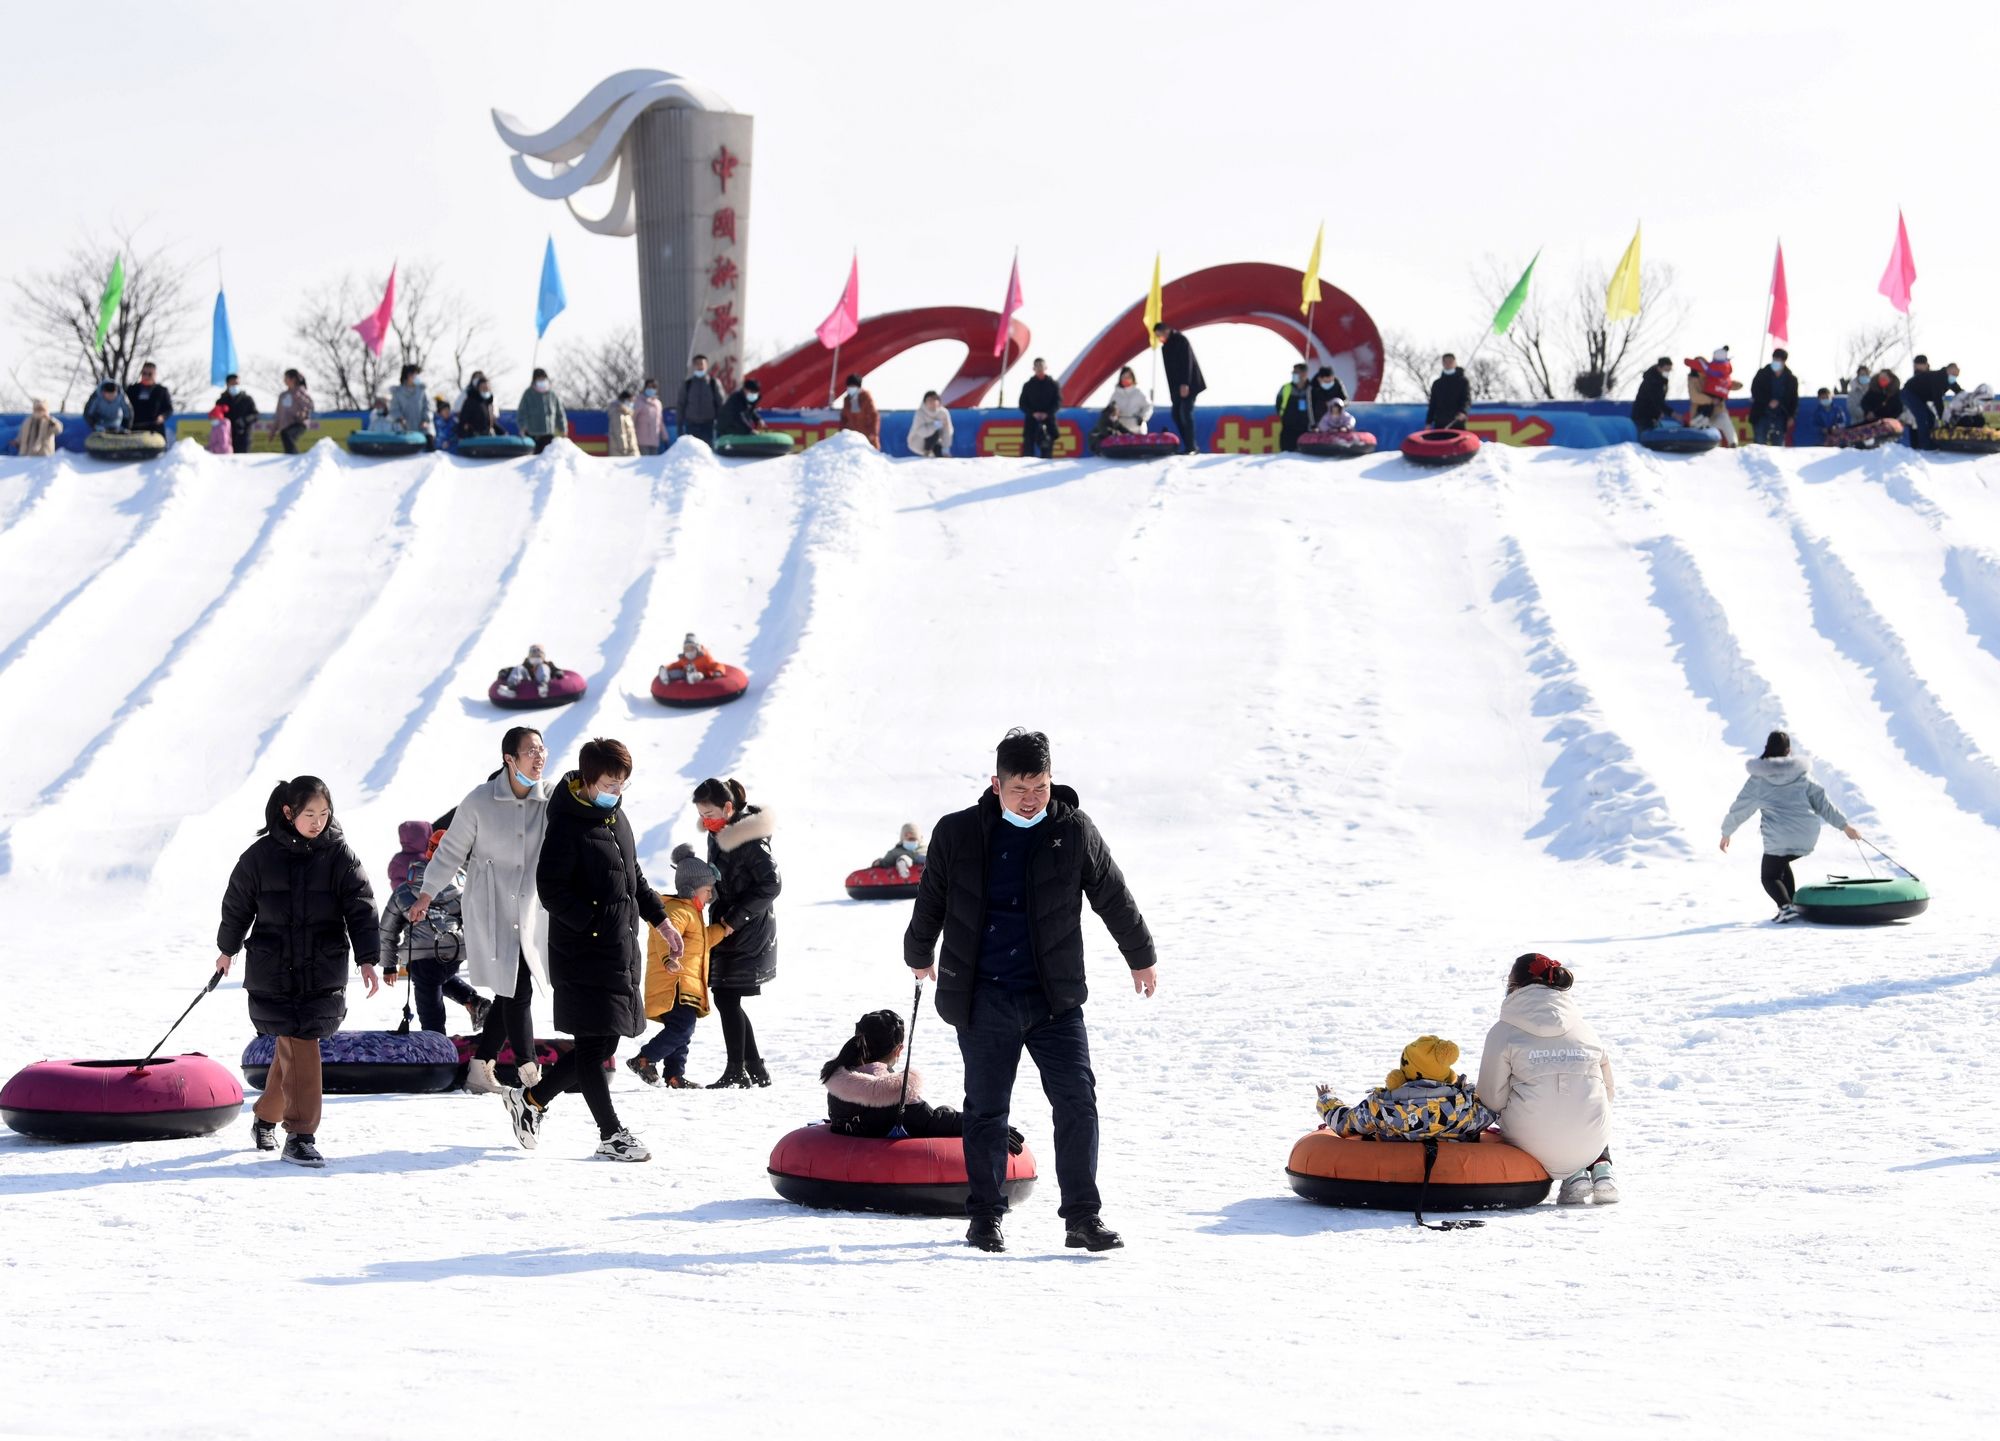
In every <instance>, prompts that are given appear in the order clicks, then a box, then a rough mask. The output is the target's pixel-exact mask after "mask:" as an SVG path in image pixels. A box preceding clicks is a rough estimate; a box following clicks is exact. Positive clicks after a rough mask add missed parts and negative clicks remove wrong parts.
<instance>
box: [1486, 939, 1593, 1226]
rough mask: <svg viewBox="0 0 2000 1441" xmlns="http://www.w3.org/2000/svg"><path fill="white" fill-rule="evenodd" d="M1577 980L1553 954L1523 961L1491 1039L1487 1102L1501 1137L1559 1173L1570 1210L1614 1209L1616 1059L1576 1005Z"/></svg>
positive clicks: (1561, 1195)
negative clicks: (1588, 1207) (1613, 1081)
mask: <svg viewBox="0 0 2000 1441" xmlns="http://www.w3.org/2000/svg"><path fill="white" fill-rule="evenodd" d="M1575 984H1576V977H1575V976H1574V975H1573V974H1572V973H1571V972H1570V970H1569V968H1568V967H1567V966H1563V965H1559V964H1557V963H1556V962H1555V961H1552V960H1550V959H1549V958H1548V957H1547V956H1544V955H1541V954H1539V953H1530V954H1528V955H1525V956H1517V957H1516V958H1515V960H1514V967H1513V969H1512V970H1511V971H1509V972H1508V974H1507V999H1506V1001H1505V1003H1504V1004H1502V1005H1501V1007H1500V1019H1499V1021H1497V1022H1496V1023H1495V1024H1494V1027H1493V1029H1492V1030H1491V1031H1488V1032H1487V1033H1486V1054H1485V1057H1484V1058H1483V1059H1482V1060H1481V1061H1480V1064H1479V1100H1480V1104H1482V1105H1484V1106H1485V1107H1486V1108H1487V1109H1488V1110H1489V1111H1491V1112H1493V1114H1494V1115H1495V1116H1497V1117H1498V1118H1499V1122H1500V1132H1501V1134H1502V1135H1503V1136H1504V1137H1505V1138H1506V1140H1507V1141H1508V1143H1509V1144H1510V1145H1515V1146H1519V1147H1520V1148H1521V1149H1522V1150H1524V1151H1526V1152H1527V1153H1528V1154H1529V1155H1531V1156H1533V1157H1534V1158H1535V1159H1536V1160H1537V1161H1540V1162H1541V1163H1542V1169H1543V1170H1545V1171H1547V1172H1548V1173H1549V1174H1550V1175H1551V1176H1560V1177H1562V1178H1563V1182H1562V1189H1561V1190H1560V1191H1559V1192H1558V1193H1557V1195H1556V1201H1557V1202H1558V1203H1559V1204H1561V1205H1564V1206H1578V1205H1584V1204H1595V1205H1599V1206H1607V1205H1610V1204H1611V1203H1612V1202H1613V1201H1616V1200H1617V1199H1618V1185H1617V1182H1616V1181H1615V1180H1614V1179H1613V1178H1612V1174H1611V1095H1612V1085H1611V1056H1610V1054H1609V1053H1608V1052H1607V1051H1606V1050H1605V1049H1604V1046H1603V1044H1602V1043H1601V1042H1600V1041H1599V1040H1598V1039H1597V1032H1595V1031H1593V1030H1592V1029H1591V1028H1590V1022H1588V1021H1586V1020H1584V1018H1583V1015H1582V1013H1581V1012H1579V1011H1578V1010H1577V1006H1576V1002H1575V1001H1573V1000H1572V999H1570V996H1569V988H1570V987H1571V986H1573V985H1575Z"/></svg>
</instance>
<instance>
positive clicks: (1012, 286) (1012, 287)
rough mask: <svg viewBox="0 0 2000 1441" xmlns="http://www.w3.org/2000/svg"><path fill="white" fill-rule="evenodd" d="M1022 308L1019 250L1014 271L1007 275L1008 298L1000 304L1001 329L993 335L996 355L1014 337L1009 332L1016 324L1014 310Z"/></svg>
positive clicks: (1003, 349) (1004, 348)
mask: <svg viewBox="0 0 2000 1441" xmlns="http://www.w3.org/2000/svg"><path fill="white" fill-rule="evenodd" d="M1020 308H1021V256H1020V254H1019V252H1016V253H1015V256H1014V273H1013V274H1011V275H1009V276H1008V277H1007V299H1006V300H1005V301H1003V302H1002V303H1001V306H1000V329H999V330H997V331H995V332H994V335H993V353H994V354H995V355H1004V354H1005V353H1006V351H1007V342H1008V341H1009V340H1010V339H1011V338H1012V337H1011V335H1010V334H1009V332H1010V330H1011V329H1012V327H1013V324H1014V312H1015V311H1017V310H1019V309H1020Z"/></svg>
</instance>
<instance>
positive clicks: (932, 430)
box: [910, 390, 951, 457]
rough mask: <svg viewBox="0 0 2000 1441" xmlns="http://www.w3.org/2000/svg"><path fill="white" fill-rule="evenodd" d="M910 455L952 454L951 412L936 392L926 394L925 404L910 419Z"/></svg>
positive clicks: (928, 391) (937, 455)
mask: <svg viewBox="0 0 2000 1441" xmlns="http://www.w3.org/2000/svg"><path fill="white" fill-rule="evenodd" d="M910 454H911V455H928V456H933V457H942V456H947V455H950V454H951V412H950V411H949V410H946V409H945V408H944V402H943V401H942V400H940V399H938V393H937V392H936V391H935V390H927V391H925V392H924V403H923V404H922V405H920V406H918V407H917V410H916V414H914V415H912V416H911V417H910Z"/></svg>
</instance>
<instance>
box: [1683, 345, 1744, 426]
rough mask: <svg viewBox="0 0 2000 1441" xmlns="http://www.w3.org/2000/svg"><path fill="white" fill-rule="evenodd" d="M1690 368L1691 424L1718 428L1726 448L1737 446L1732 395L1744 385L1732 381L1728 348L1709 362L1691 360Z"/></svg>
mask: <svg viewBox="0 0 2000 1441" xmlns="http://www.w3.org/2000/svg"><path fill="white" fill-rule="evenodd" d="M1687 368H1688V424H1689V425H1691V426H1695V425H1701V424H1703V423H1704V422H1706V423H1708V424H1711V425H1713V426H1714V427H1715V430H1716V433H1717V434H1718V435H1720V436H1721V437H1722V443H1723V445H1725V446H1734V445H1735V444H1736V422H1735V421H1733V420H1731V419H1730V418H1729V392H1730V391H1732V390H1741V389H1742V388H1743V382H1742V381H1740V380H1734V379H1731V377H1730V372H1731V371H1732V370H1733V369H1734V366H1732V365H1731V363H1730V360H1729V347H1728V346H1726V345H1725V346H1723V347H1722V349H1720V350H1718V351H1716V352H1715V354H1714V355H1713V356H1711V357H1709V358H1708V359H1707V360H1703V359H1702V358H1701V357H1699V356H1690V357H1689V358H1688V361H1687Z"/></svg>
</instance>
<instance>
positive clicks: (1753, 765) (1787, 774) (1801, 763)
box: [1743, 751, 1812, 786]
mask: <svg viewBox="0 0 2000 1441" xmlns="http://www.w3.org/2000/svg"><path fill="white" fill-rule="evenodd" d="M1743 769H1744V770H1746V771H1748V772H1749V773H1750V774H1751V775H1753V776H1755V777H1756V778H1757V779H1758V780H1760V781H1769V782H1770V783H1771V784H1772V785H1774V786H1782V785H1790V784H1791V783H1792V782H1793V781H1797V780H1804V779H1805V778H1806V776H1807V775H1808V774H1810V773H1811V771H1812V758H1811V757H1810V756H1805V755H1801V754H1799V753H1798V752H1796V751H1794V752H1793V753H1792V754H1791V755H1788V756H1752V757H1751V758H1750V759H1749V760H1747V761H1745V762H1744V763H1743Z"/></svg>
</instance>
